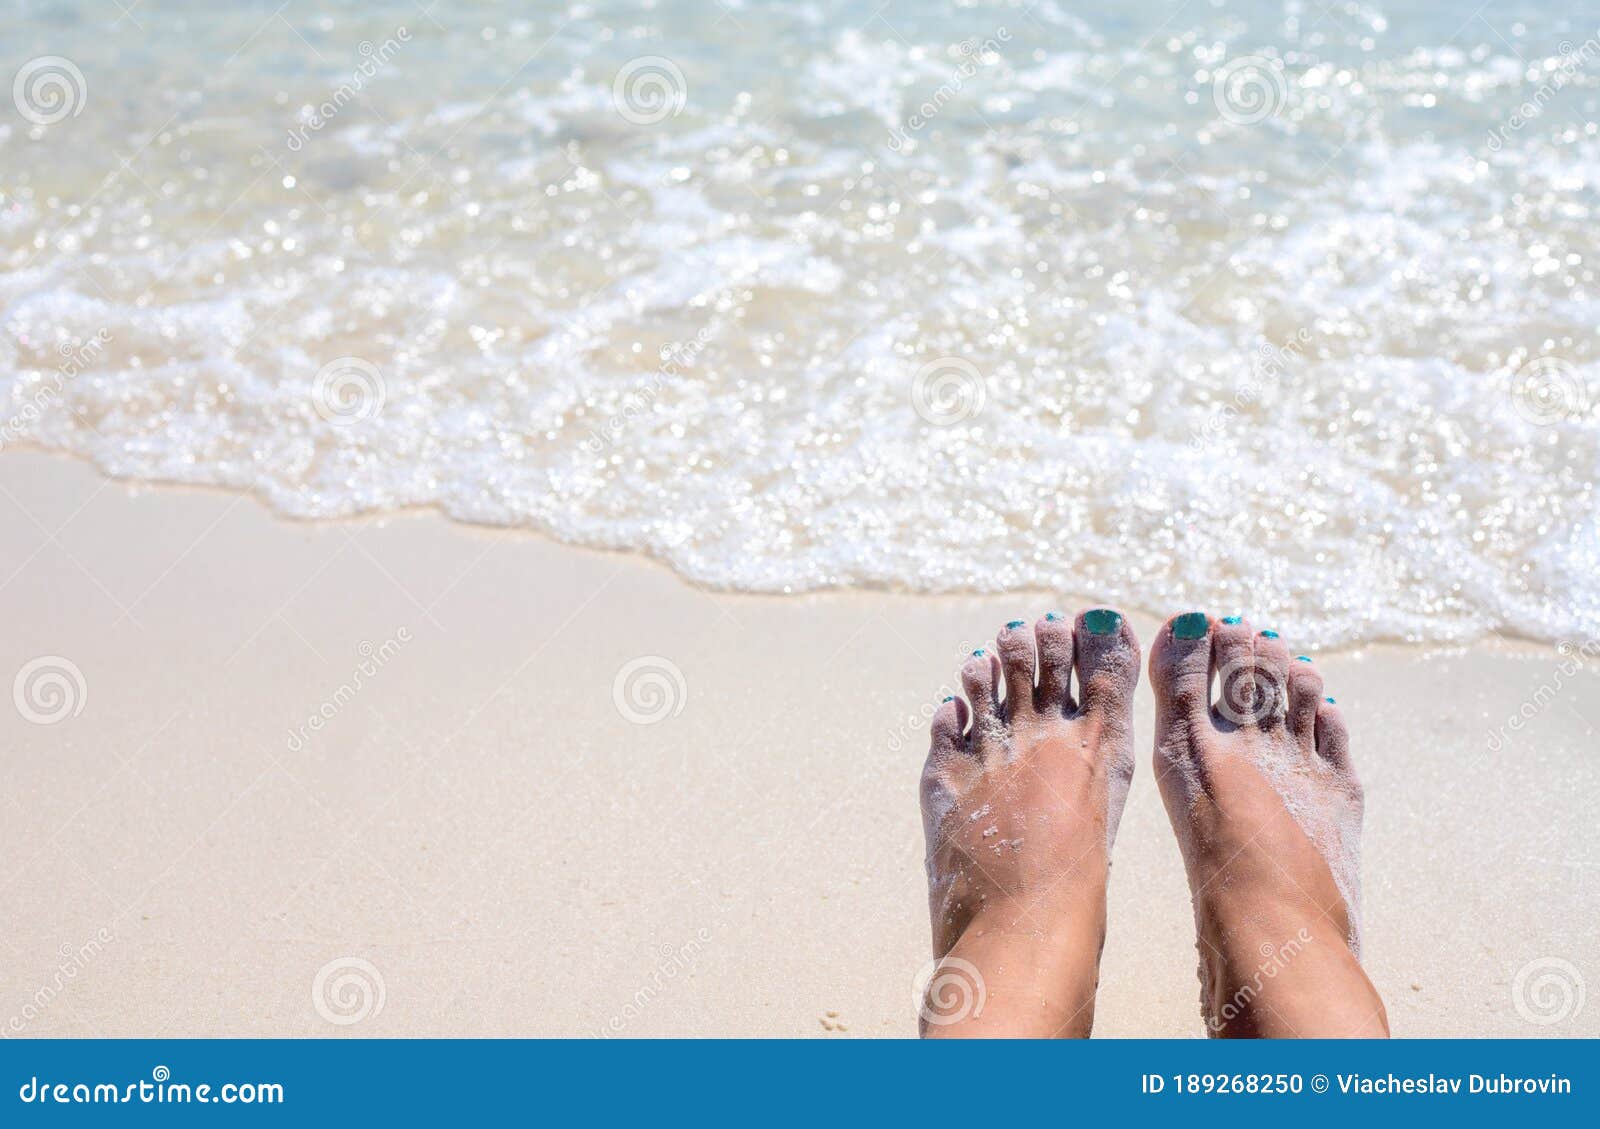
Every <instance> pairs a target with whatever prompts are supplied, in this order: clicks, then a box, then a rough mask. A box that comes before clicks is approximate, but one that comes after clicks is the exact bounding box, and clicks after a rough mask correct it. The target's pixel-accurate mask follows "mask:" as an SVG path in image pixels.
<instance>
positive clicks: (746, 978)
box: [0, 450, 1600, 1037]
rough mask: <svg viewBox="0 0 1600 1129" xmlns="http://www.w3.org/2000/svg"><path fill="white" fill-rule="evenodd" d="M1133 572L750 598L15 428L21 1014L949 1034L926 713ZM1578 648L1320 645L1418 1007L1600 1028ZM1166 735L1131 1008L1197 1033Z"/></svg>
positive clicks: (429, 518)
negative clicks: (224, 481)
mask: <svg viewBox="0 0 1600 1129" xmlns="http://www.w3.org/2000/svg"><path fill="white" fill-rule="evenodd" d="M1196 599H1197V602H1199V603H1200V604H1201V606H1205V605H1204V603H1203V601H1202V597H1201V594H1197V596H1196ZM1096 600H1097V596H1096V593H1094V592H1085V593H1069V592H1057V593H1050V594H1044V593H1039V594H1034V595H1029V596H1022V595H1010V596H1001V597H982V598H978V597H972V598H945V597H939V598H934V597H926V596H910V595H897V594H890V593H863V592H845V593H837V594H825V595H814V596H803V597H802V596H796V597H777V596H751V595H726V594H718V593H711V592H706V591H702V590H699V589H697V588H694V587H692V586H690V585H688V584H686V583H685V582H683V581H682V580H681V579H679V578H678V577H677V576H676V575H675V574H673V573H672V572H670V571H668V570H667V569H666V568H663V567H661V566H659V565H657V564H654V563H652V562H649V561H647V560H644V559H640V558H636V557H633V556H628V555H622V554H608V553H599V552H592V551H586V550H581V549H575V548H570V547H566V546H563V545H559V544H555V543H552V542H550V541H548V540H545V539H543V538H540V537H537V536H533V535H530V534H527V533H523V532H518V531H511V530H494V529H486V528H478V527H471V526H466V525H462V524H457V523H452V522H450V521H448V520H446V519H444V518H441V517H439V516H437V515H435V514H431V513H415V514H402V515H397V516H389V517H385V518H382V519H374V520H351V521H336V522H326V523H296V522H290V521H285V520H282V519H280V518H278V517H275V516H272V515H271V514H270V513H269V512H268V511H267V510H266V509H265V508H264V507H263V506H261V505H260V504H258V502H256V501H255V500H253V499H251V498H249V497H247V496H243V495H236V494H231V493H225V492H220V491H205V490H192V489H182V488H169V487H152V486H137V487H135V486H130V485H128V484H125V483H121V482H114V481H110V480H108V479H106V478H104V477H103V476H101V475H100V474H99V473H98V472H96V471H95V470H94V469H92V468H91V467H90V466H89V465H88V464H86V463H84V462H81V461H78V460H75V459H71V458H67V457H62V456H56V455H48V454H44V453H40V452H37V451H26V450H23V451H17V450H13V451H8V452H7V453H6V454H4V455H3V456H0V622H3V623H4V632H3V645H0V646H3V664H0V665H3V666H4V670H3V674H4V677H5V681H6V683H7V684H8V685H11V686H12V688H13V691H14V693H13V701H12V702H11V703H8V704H7V708H5V709H0V757H3V758H4V759H3V764H4V767H5V775H6V780H7V787H6V788H5V789H4V790H0V811H3V813H4V814H3V817H0V870H3V873H0V922H3V923H4V925H3V927H0V1031H4V1033H5V1034H6V1035H7V1036H14V1035H25V1036H86V1035H99V1036H117V1035H127V1036H154V1035H217V1036H222V1035H234V1036H298V1035H312V1036H334V1035H341V1034H351V1035H376V1036H407V1035H578V1036H581V1035H591V1034H605V1033H615V1034H621V1035H627V1036H660V1035H776V1036H791V1035H801V1036H805V1035H815V1036H826V1037H852V1036H908V1035H912V1034H914V1033H915V1030H916V1026H915V1011H914V1007H913V987H912V986H913V980H914V977H915V976H916V974H917V972H918V970H919V968H920V966H922V964H923V963H924V962H925V961H926V960H927V959H928V957H929V952H928V943H929V942H928V935H927V934H928V929H927V921H926V913H925V905H924V897H925V895H924V888H923V874H922V842H921V837H922V832H921V827H920V821H919V817H918V813H917V801H916V781H917V776H918V771H919V768H920V766H921V761H922V756H923V753H924V750H925V742H926V722H925V718H926V711H927V709H928V708H929V707H930V704H931V703H933V702H936V701H937V700H938V698H939V697H940V696H942V693H944V692H947V691H944V690H943V689H942V688H943V687H946V686H949V685H952V684H953V680H954V675H955V669H956V666H957V664H958V661H959V659H960V657H961V656H962V655H964V654H965V653H966V652H967V651H968V650H970V649H971V647H972V646H974V645H977V644H978V643H979V642H981V641H983V640H984V639H987V638H989V637H990V635H991V633H992V632H993V631H994V630H995V629H996V628H997V627H999V625H1000V624H1001V623H1003V622H1004V621H1005V620H1006V619H1008V618H1011V617H1013V616H1014V615H1021V616H1031V615H1034V614H1038V613H1040V612H1043V611H1045V610H1047V609H1048V608H1051V607H1056V608H1061V609H1065V610H1072V609H1075V608H1077V607H1079V606H1081V605H1082V604H1084V603H1086V602H1089V601H1096ZM1126 610H1127V611H1128V612H1129V613H1130V617H1131V619H1132V621H1133V623H1134V625H1135V627H1136V628H1137V630H1138V632H1139V634H1140V636H1141V638H1144V639H1148V638H1149V637H1150V634H1151V633H1152V631H1153V630H1154V628H1155V626H1156V625H1157V623H1158V622H1159V619H1158V614H1157V613H1165V612H1167V611H1177V610H1184V609H1176V608H1175V609H1153V608H1129V609H1126ZM1212 610H1214V611H1217V612H1218V613H1219V614H1221V613H1225V612H1230V611H1236V610H1237V611H1245V612H1248V611H1249V610H1250V609H1248V608H1244V609H1235V608H1215V609H1212ZM1581 642H1582V641H1578V640H1574V641H1573V643H1574V647H1573V648H1571V649H1570V650H1571V653H1570V654H1563V653H1561V652H1559V651H1558V650H1557V649H1555V648H1552V647H1548V646H1534V645H1527V644H1518V643H1512V642H1506V641H1502V640H1488V641H1483V642H1480V643H1477V644H1474V645H1472V646H1470V647H1466V648H1420V647H1418V648H1405V647H1393V646H1384V647H1364V648H1360V649H1354V650H1346V651H1335V652H1327V653H1322V654H1319V655H1318V659H1317V661H1318V663H1319V665H1320V666H1321V668H1322V670H1323V671H1324V674H1325V676H1326V679H1327V684H1328V688H1329V692H1330V693H1334V694H1337V696H1338V698H1339V701H1340V703H1341V705H1342V706H1343V708H1344V710H1345V713H1346V716H1347V718H1348V719H1349V722H1350V724H1351V727H1352V730H1353V747H1354V751H1355V755H1356V758H1357V762H1358V765H1359V769H1360V772H1361V774H1362V776H1363V778H1364V780H1365V783H1366V786H1367V795H1368V812H1367V827H1366V833H1365V883H1366V907H1365V919H1366V929H1367V935H1366V950H1367V963H1368V966H1369V969H1370V972H1371V975H1372V978H1373V980H1374V981H1375V982H1376V984H1377V986H1378V988H1379V990H1380V991H1381V992H1382V994H1383V996H1384V998H1385V999H1386V1001H1387V1003H1388V1007H1389V1014H1390V1019H1391V1022H1392V1025H1393V1028H1394V1031H1395V1033H1396V1034H1397V1035H1402V1036H1406V1035H1409V1036H1421V1035H1443V1036H1471V1035H1510V1036H1521V1035H1526V1036H1572V1035H1588V1036H1594V1035H1600V1003H1596V1001H1594V1000H1592V999H1589V1000H1587V1001H1586V1000H1585V999H1584V993H1585V989H1586V988H1592V987H1593V986H1595V985H1596V984H1600V912H1597V910H1600V846H1597V838H1596V835H1595V822H1594V799H1595V796H1596V793H1597V788H1600V766H1597V764H1596V761H1595V757H1594V750H1595V748H1596V739H1595V726H1596V725H1597V724H1600V657H1597V656H1594V655H1593V654H1592V653H1591V652H1590V651H1588V650H1585V649H1584V648H1583V647H1582V646H1581ZM641 660H642V661H641ZM630 664H634V665H633V666H632V667H630ZM625 670H631V671H632V673H633V675H634V677H633V678H631V679H629V678H626V677H624V678H623V679H622V680H621V681H620V682H619V674H620V673H622V672H624V671H625ZM25 672H26V673H27V677H22V676H23V675H24V673H25ZM14 678H15V679H16V681H15V682H13V679H14ZM12 706H15V707H16V708H11V707H12ZM1151 708H1152V701H1151V697H1150V693H1149V690H1148V687H1146V686H1143V685H1141V688H1140V691H1139V700H1138V714H1137V720H1138V724H1139V726H1140V734H1141V736H1140V740H1141V743H1144V742H1146V741H1147V740H1148V733H1149V728H1150V715H1151ZM313 716H315V717H317V718H318V725H319V726H320V727H319V728H312V727H311V726H310V724H309V720H310V719H311V718H312V717H313ZM1514 716H1516V717H1519V718H1522V717H1525V719H1526V720H1525V721H1523V722H1522V723H1521V726H1520V728H1519V729H1517V730H1515V731H1512V730H1510V729H1508V728H1506V726H1507V721H1508V719H1510V718H1512V717H1514ZM324 717H326V718H327V720H326V721H325V722H324V721H322V719H323V718H324ZM630 718H631V720H630ZM1147 756H1148V754H1147V752H1146V753H1144V754H1142V755H1141V764H1140V773H1139V776H1138V777H1137V779H1136V780H1135V783H1134V788H1133V793H1132V796H1131V799H1130V803H1129V807H1128V810H1127V815H1126V817H1125V819H1124V820H1123V824H1122V828H1121V833H1120V836H1119V839H1118V843H1117V848H1116V852H1115V856H1114V860H1115V861H1114V870H1113V876H1112V888H1111V921H1110V930H1109V939H1108V942H1107V946H1106V953H1105V960H1104V966H1103V980H1102V987H1101V993H1100V1004H1099V1012H1098V1023H1097V1034H1100V1035H1109V1036H1198V1035H1199V1034H1201V1024H1200V1021H1199V1017H1198V1012H1197V1007H1196V997H1197V988H1196V982H1195V974H1194V951H1193V931H1192V927H1191V923H1190V911H1189V902H1188V895H1187V891H1186V887H1185V883H1184V877H1183V871H1182V866H1181V862H1180V860H1179V857H1178V852H1177V850H1176V848H1175V845H1174V842H1173V839H1172V835H1171V832H1170V830H1169V828H1168V826H1167V822H1166V816H1165V813H1164V812H1163V810H1162V807H1161V803H1160V799H1159V797H1158V796H1157V793H1156V789H1155V787H1154V784H1153V781H1152V779H1151V777H1150V773H1149V764H1148V760H1147ZM362 962H364V963H362ZM324 970H327V971H324ZM319 973H321V974H322V975H321V980H320V982H319ZM346 977H347V978H350V979H348V980H343V979H341V978H346ZM358 982H359V986H360V990H357V986H358ZM314 986H315V988H317V989H320V990H321V993H322V994H321V997H320V999H318V998H315V997H314V990H315V989H314Z"/></svg>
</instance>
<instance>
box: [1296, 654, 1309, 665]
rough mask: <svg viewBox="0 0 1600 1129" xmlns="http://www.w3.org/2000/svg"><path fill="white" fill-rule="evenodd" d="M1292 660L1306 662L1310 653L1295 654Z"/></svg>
mask: <svg viewBox="0 0 1600 1129" xmlns="http://www.w3.org/2000/svg"><path fill="white" fill-rule="evenodd" d="M1294 661H1295V662H1297V663H1308V662H1310V661H1311V656H1310V655H1296V656H1295V657H1294Z"/></svg>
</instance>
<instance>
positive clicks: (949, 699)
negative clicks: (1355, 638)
mask: <svg viewBox="0 0 1600 1129" xmlns="http://www.w3.org/2000/svg"><path fill="white" fill-rule="evenodd" d="M955 700H956V696H955V695H954V694H951V695H950V696H949V697H948V698H946V699H945V701H947V702H953V701H955ZM1328 701H1330V702H1331V701H1333V699H1332V698H1329V699H1328Z"/></svg>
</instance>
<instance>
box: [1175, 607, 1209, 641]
mask: <svg viewBox="0 0 1600 1129" xmlns="http://www.w3.org/2000/svg"><path fill="white" fill-rule="evenodd" d="M1210 630H1211V621H1210V620H1209V619H1207V618H1206V613H1205V612H1186V613H1184V614H1183V615H1180V616H1179V617H1178V618H1177V619H1175V620H1173V621H1172V637H1173V638H1174V639H1204V638H1205V637H1206V632H1208V631H1210Z"/></svg>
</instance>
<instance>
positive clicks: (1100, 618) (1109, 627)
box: [1083, 608, 1122, 635]
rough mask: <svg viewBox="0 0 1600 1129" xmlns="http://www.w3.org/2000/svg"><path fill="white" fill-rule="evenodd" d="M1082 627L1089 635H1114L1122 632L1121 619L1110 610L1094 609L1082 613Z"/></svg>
mask: <svg viewBox="0 0 1600 1129" xmlns="http://www.w3.org/2000/svg"><path fill="white" fill-rule="evenodd" d="M1083 625H1084V626H1085V627H1087V628H1088V629H1089V634H1091V635H1115V634H1116V633H1117V632H1118V631H1121V630H1122V617H1121V616H1120V615H1118V614H1117V613H1116V612H1114V611H1112V610H1111V609H1110V608H1095V609H1094V611H1092V612H1084V613H1083Z"/></svg>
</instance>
